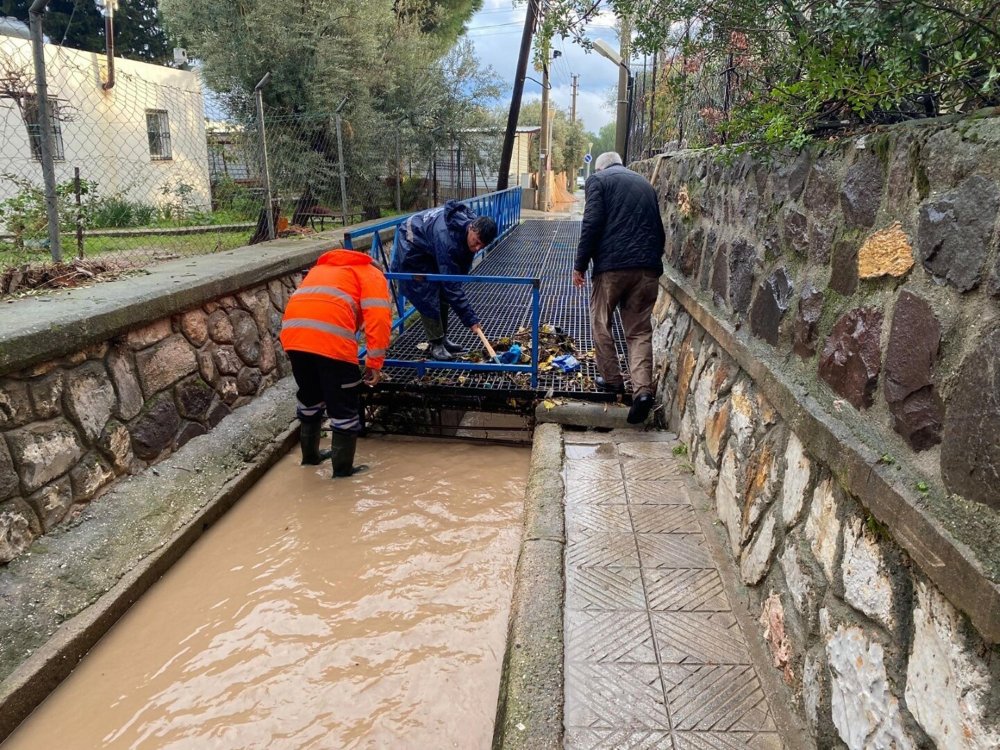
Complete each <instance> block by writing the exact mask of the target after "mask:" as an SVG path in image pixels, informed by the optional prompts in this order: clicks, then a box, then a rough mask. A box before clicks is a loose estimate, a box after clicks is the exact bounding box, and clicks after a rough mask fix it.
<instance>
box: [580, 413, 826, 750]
mask: <svg viewBox="0 0 1000 750" xmlns="http://www.w3.org/2000/svg"><path fill="white" fill-rule="evenodd" d="M677 444H678V443H677V442H676V438H675V437H674V436H673V435H670V434H669V433H654V432H640V431H635V430H614V431H612V432H605V433H595V432H586V433H574V432H569V431H566V432H564V448H563V450H564V454H563V458H564V460H563V479H564V485H565V494H564V498H565V517H566V524H565V527H566V553H565V558H564V565H565V580H566V594H565V610H564V617H563V641H564V649H563V659H564V674H565V682H564V705H563V725H564V736H563V746H564V747H565V748H570V749H576V748H623V747H628V748H632V747H635V748H640V747H641V748H664V749H670V750H687V749H688V748H736V747H750V748H762V749H767V750H772V749H773V750H779V749H780V748H790V749H796V750H797V748H800V747H809V746H810V745H811V742H810V741H809V740H808V738H806V737H804V735H803V733H802V732H801V727H800V726H799V725H798V724H797V721H796V719H795V718H794V717H792V716H790V715H789V714H788V712H787V709H786V708H785V706H784V702H785V701H784V699H783V698H782V697H781V696H782V689H781V687H780V683H778V682H777V680H776V678H775V676H774V674H773V670H769V669H768V668H767V666H766V661H765V659H764V653H763V650H762V649H761V647H760V645H759V644H757V643H756V642H755V641H753V640H751V639H755V638H757V634H756V632H755V631H753V630H752V625H751V624H750V620H749V615H748V613H747V612H746V611H745V610H741V609H739V607H740V606H741V605H740V603H739V601H738V600H737V599H736V597H735V596H734V594H733V592H734V589H733V582H734V581H735V571H734V569H733V566H732V564H731V562H730V563H729V565H728V566H727V565H726V563H727V562H729V561H728V558H726V557H725V555H724V553H723V552H722V545H721V543H720V541H719V539H718V535H717V534H716V533H714V532H715V529H714V528H713V527H712V525H711V522H712V519H711V518H710V517H708V516H707V514H705V511H704V508H708V507H710V506H711V503H710V501H709V498H708V497H707V496H706V495H705V494H704V492H703V491H701V490H700V489H699V488H698V487H697V485H695V484H694V482H693V478H692V477H691V475H690V471H689V470H688V469H687V468H686V467H685V464H684V459H683V457H680V456H675V455H674V454H673V451H672V449H673V447H674V446H675V445H677ZM699 506H700V508H701V509H699ZM734 603H735V604H736V606H735V607H734Z"/></svg>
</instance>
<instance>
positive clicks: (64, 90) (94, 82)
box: [0, 36, 210, 218]
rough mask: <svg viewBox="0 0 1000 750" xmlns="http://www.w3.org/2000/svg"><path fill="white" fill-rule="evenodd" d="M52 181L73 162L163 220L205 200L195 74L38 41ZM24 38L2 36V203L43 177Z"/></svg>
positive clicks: (101, 190) (67, 175)
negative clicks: (49, 133) (43, 68)
mask: <svg viewBox="0 0 1000 750" xmlns="http://www.w3.org/2000/svg"><path fill="white" fill-rule="evenodd" d="M45 65H46V71H47V75H46V77H47V79H48V95H49V101H50V103H51V104H52V105H53V106H52V110H53V116H52V117H51V127H52V133H53V141H54V151H55V159H56V164H55V171H56V182H57V183H60V184H65V183H68V182H69V181H71V180H72V179H73V176H74V170H75V169H76V168H79V170H80V176H81V178H83V179H84V180H87V181H88V183H89V184H92V185H95V186H96V191H97V194H98V195H99V196H100V197H101V198H104V199H107V198H115V199H119V200H123V201H128V202H132V203H135V204H143V205H145V206H155V207H156V208H157V209H158V210H159V212H160V215H161V216H165V217H167V218H169V217H171V216H172V215H176V214H178V213H184V212H190V211H207V210H208V209H209V207H210V189H209V174H208V149H207V145H206V138H205V114H204V101H203V98H202V91H201V83H200V81H199V78H198V76H197V74H195V73H192V72H188V71H183V70H175V69H173V68H166V67H163V66H159V65H151V64H149V63H143V62H137V61H134V60H125V59H122V58H115V60H114V68H115V81H114V86H113V87H111V88H105V85H106V84H107V82H108V65H107V59H106V57H105V55H103V54H98V53H93V52H82V51H80V50H74V49H67V48H64V47H59V46H57V45H53V44H46V45H45ZM35 91H36V89H35V83H34V67H33V65H32V57H31V43H30V42H29V41H28V40H26V39H20V38H16V37H13V36H0V201H3V200H5V199H7V198H10V197H12V196H14V195H16V194H18V192H20V191H21V190H23V189H24V186H25V184H27V183H30V184H32V185H35V186H41V185H42V169H41V165H40V162H39V154H40V142H41V139H40V130H39V126H40V123H38V117H37V107H36V105H35Z"/></svg>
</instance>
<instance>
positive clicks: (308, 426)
mask: <svg viewBox="0 0 1000 750" xmlns="http://www.w3.org/2000/svg"><path fill="white" fill-rule="evenodd" d="M322 432H323V423H322V421H318V422H302V423H301V425H300V426H299V447H300V448H301V449H302V465H303V466H318V465H319V464H321V463H323V462H324V461H325V460H326V459H328V458H329V457H330V451H327V450H320V449H319V441H320V437H321V433H322Z"/></svg>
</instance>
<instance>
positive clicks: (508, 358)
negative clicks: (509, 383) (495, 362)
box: [497, 344, 521, 365]
mask: <svg viewBox="0 0 1000 750" xmlns="http://www.w3.org/2000/svg"><path fill="white" fill-rule="evenodd" d="M497 356H498V357H499V358H500V363H501V364H505V365H513V364H517V363H519V362H520V361H521V345H520V344H511V346H510V349H508V350H507V351H505V352H497Z"/></svg>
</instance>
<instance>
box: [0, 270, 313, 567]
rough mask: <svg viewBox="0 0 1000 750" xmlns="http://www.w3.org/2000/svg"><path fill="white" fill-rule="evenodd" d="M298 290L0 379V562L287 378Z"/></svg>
mask: <svg viewBox="0 0 1000 750" xmlns="http://www.w3.org/2000/svg"><path fill="white" fill-rule="evenodd" d="M300 279H301V274H290V275H285V276H283V277H281V278H278V279H274V280H272V281H270V282H268V283H266V284H261V285H257V286H254V287H251V288H249V289H246V290H243V291H241V292H239V293H237V294H235V295H231V296H224V297H221V298H219V299H216V300H213V301H210V302H208V303H206V304H204V305H202V306H199V307H197V308H194V309H190V310H187V311H186V312H183V313H181V314H177V315H173V316H170V317H168V318H164V319H161V320H158V321H156V322H154V323H152V324H150V325H145V326H143V327H140V328H136V329H133V330H130V331H128V332H127V333H125V334H124V335H121V336H117V337H115V338H114V339H112V340H110V341H105V342H100V343H98V344H94V345H91V346H89V347H87V348H86V349H82V350H80V351H77V352H75V353H73V354H70V355H69V356H66V357H62V358H60V359H57V360H53V361H49V362H44V363H41V364H38V365H35V366H33V367H30V368H28V369H24V370H22V371H20V372H15V373H12V374H9V375H6V376H2V377H0V562H3V563H6V562H8V561H10V560H12V559H13V558H15V557H16V556H17V555H19V554H21V553H22V552H23V551H24V550H26V549H27V548H28V547H29V546H30V544H31V543H32V542H33V541H34V540H35V539H36V538H37V537H38V536H39V535H41V534H44V533H45V532H46V531H48V530H49V529H51V528H53V527H54V526H56V525H57V524H60V523H65V522H67V521H68V520H71V519H72V518H74V517H75V515H76V514H77V513H78V511H79V510H80V509H81V508H82V507H83V506H84V505H85V504H86V503H89V502H92V501H93V500H94V499H95V498H97V497H98V496H99V495H100V494H101V493H102V491H104V490H106V489H107V487H108V485H109V484H110V483H111V482H113V481H114V480H115V479H116V478H117V477H120V476H122V475H125V474H132V473H136V472H138V471H141V470H142V469H143V468H145V467H146V466H149V465H150V464H154V463H156V462H157V461H159V460H161V459H163V458H165V457H166V456H168V455H169V454H170V453H172V452H174V451H176V450H177V449H178V448H180V447H181V446H182V445H184V444H185V443H186V442H187V441H188V440H190V439H191V438H193V437H196V436H198V435H202V434H204V433H205V432H207V431H208V430H210V429H212V427H214V426H215V425H216V424H218V423H219V421H220V420H221V419H222V418H223V417H225V416H226V415H227V414H229V413H230V411H231V410H232V409H234V408H236V407H239V406H242V405H243V404H245V403H247V402H249V401H250V400H252V399H253V398H254V396H256V395H257V394H259V393H260V392H261V391H263V390H264V389H266V388H267V387H269V386H270V385H272V384H273V383H275V382H276V381H277V380H278V379H280V378H281V377H284V376H285V375H287V374H289V372H290V369H289V366H288V360H287V358H286V357H285V355H284V352H283V351H282V350H281V347H280V345H279V344H278V339H277V335H278V331H279V329H280V323H281V311H282V310H283V309H284V306H285V302H286V301H287V299H288V295H289V294H290V293H291V292H292V291H293V290H294V289H295V285H296V284H297V283H298V281H299V280H300Z"/></svg>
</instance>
